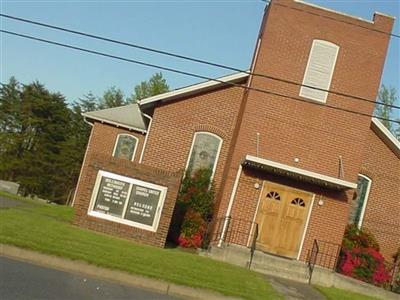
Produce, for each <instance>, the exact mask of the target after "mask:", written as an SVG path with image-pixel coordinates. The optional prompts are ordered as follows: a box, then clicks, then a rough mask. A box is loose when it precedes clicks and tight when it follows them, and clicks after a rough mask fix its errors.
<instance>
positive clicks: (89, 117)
mask: <svg viewBox="0 0 400 300" xmlns="http://www.w3.org/2000/svg"><path fill="white" fill-rule="evenodd" d="M82 116H84V117H85V118H88V119H92V120H96V121H100V122H101V123H107V124H111V125H114V126H117V127H122V128H126V129H129V130H133V131H138V132H140V133H146V132H147V130H146V129H140V128H136V127H132V126H129V125H126V124H122V123H117V122H114V121H110V120H108V119H104V118H100V117H94V116H91V115H87V114H82Z"/></svg>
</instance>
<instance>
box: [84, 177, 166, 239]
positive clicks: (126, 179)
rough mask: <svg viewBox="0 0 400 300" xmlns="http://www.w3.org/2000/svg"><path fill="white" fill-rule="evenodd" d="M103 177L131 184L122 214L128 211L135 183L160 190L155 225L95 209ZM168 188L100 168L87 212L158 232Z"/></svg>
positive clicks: (101, 217)
mask: <svg viewBox="0 0 400 300" xmlns="http://www.w3.org/2000/svg"><path fill="white" fill-rule="evenodd" d="M103 177H108V178H113V179H116V180H120V181H124V182H126V183H128V184H130V186H129V191H128V194H127V198H126V202H125V206H124V209H123V214H122V216H125V214H124V213H125V212H126V207H127V205H128V202H129V198H130V194H131V191H132V185H133V184H135V185H140V186H144V187H148V188H151V189H155V190H158V191H160V198H159V202H158V205H157V208H156V212H155V215H154V220H153V225H152V226H149V225H144V224H141V223H137V222H133V221H130V220H126V219H123V218H119V217H115V216H111V215H106V214H103V213H99V212H96V211H93V208H94V204H95V203H96V198H97V195H98V193H99V187H100V182H101V179H102V178H103ZM167 190H168V188H167V187H165V186H161V185H157V184H153V183H149V182H146V181H142V180H138V179H134V178H130V177H126V176H122V175H118V174H114V173H110V172H107V171H102V170H100V171H99V172H98V173H97V178H96V183H95V185H94V187H93V192H92V197H91V199H90V203H89V207H88V211H87V214H88V215H89V216H92V217H96V218H100V219H105V220H109V221H112V222H116V223H121V224H125V225H128V226H132V227H137V228H140V229H144V230H148V231H153V232H156V231H157V228H158V225H159V223H160V218H161V214H162V210H163V208H164V201H165V197H166V194H167Z"/></svg>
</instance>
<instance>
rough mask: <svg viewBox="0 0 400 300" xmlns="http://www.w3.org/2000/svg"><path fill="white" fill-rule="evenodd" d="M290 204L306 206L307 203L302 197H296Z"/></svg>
mask: <svg viewBox="0 0 400 300" xmlns="http://www.w3.org/2000/svg"><path fill="white" fill-rule="evenodd" d="M290 204H293V205H297V206H301V207H305V206H306V203H305V202H304V200H303V199H301V198H295V199H293V200H292V202H290Z"/></svg>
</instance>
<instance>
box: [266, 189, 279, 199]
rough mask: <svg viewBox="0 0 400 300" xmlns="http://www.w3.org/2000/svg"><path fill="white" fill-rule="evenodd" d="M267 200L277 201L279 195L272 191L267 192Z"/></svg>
mask: <svg viewBox="0 0 400 300" xmlns="http://www.w3.org/2000/svg"><path fill="white" fill-rule="evenodd" d="M267 198H269V199H271V200H277V201H279V200H281V196H280V195H279V193H277V192H274V191H272V192H269V193H268V194H267Z"/></svg>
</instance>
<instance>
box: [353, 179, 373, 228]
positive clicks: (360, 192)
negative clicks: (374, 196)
mask: <svg viewBox="0 0 400 300" xmlns="http://www.w3.org/2000/svg"><path fill="white" fill-rule="evenodd" d="M370 186H371V179H369V178H368V177H365V176H363V175H360V176H358V181H357V194H356V197H355V199H353V201H352V203H351V208H350V215H349V223H350V224H356V225H357V226H358V227H361V224H362V219H363V214H364V210H365V206H366V204H367V199H368V193H369V189H370Z"/></svg>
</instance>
